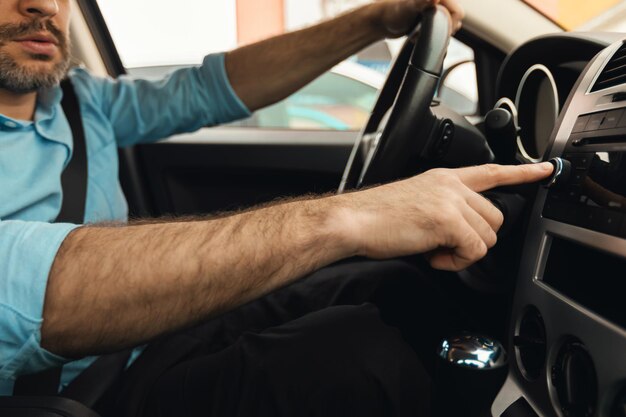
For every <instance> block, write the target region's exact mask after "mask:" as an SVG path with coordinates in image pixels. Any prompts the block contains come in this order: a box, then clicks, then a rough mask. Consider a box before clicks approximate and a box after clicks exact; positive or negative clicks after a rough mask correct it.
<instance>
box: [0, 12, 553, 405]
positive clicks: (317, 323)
mask: <svg viewBox="0 0 626 417" xmlns="http://www.w3.org/2000/svg"><path fill="white" fill-rule="evenodd" d="M435 2H436V1H434V2H429V1H427V0H383V1H379V2H375V3H372V4H369V5H367V6H364V7H362V8H359V9H357V10H355V11H353V12H351V13H348V14H346V15H343V16H340V17H338V18H337V19H334V20H331V21H329V22H325V23H322V24H320V25H318V26H315V27H312V28H309V29H305V30H303V31H299V32H295V33H292V34H288V35H283V36H279V37H276V38H273V39H270V40H267V41H264V42H260V43H257V44H254V45H250V46H246V47H243V48H240V49H237V50H234V51H232V52H229V53H228V54H226V55H224V54H217V55H210V56H208V57H207V58H206V59H205V61H204V64H203V65H202V66H201V67H198V68H193V69H188V70H181V71H178V72H176V73H174V74H173V75H171V76H170V77H169V78H168V79H167V80H165V81H164V82H160V83H150V82H146V81H131V80H129V79H121V80H117V81H114V80H108V79H97V78H94V77H92V76H91V75H89V74H88V73H87V72H86V71H84V70H81V69H77V70H72V71H70V73H69V78H70V80H71V81H72V84H73V85H74V88H75V90H76V94H77V96H78V99H79V102H80V105H81V113H82V117H83V122H84V125H85V130H86V137H87V149H88V157H89V166H90V173H89V185H88V195H87V203H86V218H85V221H86V223H91V224H92V225H91V226H86V227H80V226H78V225H69V224H51V223H49V222H51V221H54V219H55V218H56V216H57V214H58V212H59V209H60V204H61V199H62V196H61V186H60V175H61V172H62V170H63V168H64V167H65V166H66V165H67V163H68V161H69V159H70V158H71V150H72V141H71V133H70V130H69V126H68V123H67V121H66V119H65V117H64V116H63V113H62V110H61V108H60V105H59V103H60V98H61V92H60V89H59V87H58V83H59V81H60V80H61V79H62V78H63V77H65V75H66V72H67V69H68V66H69V51H68V30H69V16H70V4H69V0H0V184H2V185H1V188H2V190H3V200H2V201H1V202H0V218H1V219H2V220H1V221H0V307H2V308H1V309H0V312H1V314H0V329H1V332H0V333H1V335H2V336H0V360H1V363H0V388H1V390H2V391H1V392H2V393H3V394H10V393H11V389H12V386H13V383H14V380H15V378H16V377H19V376H21V375H24V374H30V373H33V372H37V371H40V370H43V369H46V368H51V367H55V366H61V365H65V366H64V372H63V380H62V382H63V384H64V385H65V384H67V383H68V382H70V381H71V380H72V379H73V378H74V377H76V375H78V374H80V372H81V371H82V370H83V369H84V368H85V367H86V366H88V365H89V363H91V362H93V358H87V359H82V360H74V361H71V360H70V359H69V358H73V359H78V358H85V357H86V356H89V355H99V354H103V353H107V352H114V351H118V350H121V349H124V348H129V347H136V346H140V345H143V344H146V343H148V342H150V341H152V340H154V339H155V338H159V337H161V336H163V335H168V334H172V333H174V332H176V331H180V330H182V329H189V328H190V327H192V326H194V325H198V324H199V323H202V322H205V321H207V320H208V319H210V318H212V317H216V316H217V315H219V314H221V313H224V312H228V311H233V309H235V308H236V307H238V306H242V305H244V304H246V303H249V302H251V301H252V300H256V299H259V298H260V297H263V296H264V295H266V294H268V293H271V292H273V291H275V290H277V289H279V288H281V287H284V286H286V285H288V284H290V283H293V282H294V281H296V280H297V279H298V278H301V277H303V276H305V275H307V274H310V273H312V272H313V271H316V270H318V269H320V268H322V267H324V266H326V265H329V264H331V263H334V262H336V261H339V260H342V259H346V258H350V257H353V256H357V255H358V256H364V257H369V258H374V259H387V258H394V257H400V256H405V255H412V254H419V253H429V262H430V264H431V265H432V266H433V267H435V268H438V269H442V270H461V269H464V268H466V267H467V266H469V265H470V264H472V263H474V262H476V261H477V260H479V259H480V258H482V257H483V256H484V255H485V254H486V252H487V250H488V248H490V247H492V246H494V245H495V243H496V232H497V230H498V229H499V227H500V226H501V224H502V221H503V219H502V214H501V213H500V212H499V211H498V210H497V209H496V208H495V207H494V206H493V205H491V204H490V203H489V202H488V201H487V200H485V199H484V198H483V197H482V196H481V195H480V194H478V193H479V192H481V191H484V190H487V189H490V188H493V187H496V186H500V185H506V184H518V183H524V182H533V181H537V180H540V179H542V178H544V177H546V176H547V175H549V174H550V172H551V166H550V165H549V164H538V165H535V166H522V167H500V166H483V167H474V168H467V169H459V170H433V171H430V172H427V173H425V174H423V175H420V176H417V177H414V178H411V179H408V180H404V181H401V182H397V183H394V184H389V185H384V186H381V187H377V188H372V189H369V190H366V191H362V192H357V193H351V194H345V195H338V196H331V197H324V198H321V197H320V198H307V199H299V200H298V199H296V200H292V201H288V202H285V203H282V204H277V205H274V206H268V207H264V208H259V209H257V210H251V211H246V212H243V213H239V214H233V215H232V216H227V217H220V218H213V219H211V218H207V219H194V220H188V221H152V222H143V223H141V224H139V223H137V224H130V225H127V226H120V225H113V226H112V225H106V224H103V222H106V221H111V220H121V221H123V220H125V219H126V205H125V201H124V198H123V195H122V194H121V191H120V188H119V185H118V182H117V178H116V174H117V160H116V148H117V146H127V145H132V144H135V143H139V142H149V141H154V140H157V139H159V138H163V137H167V136H169V135H171V134H173V133H177V132H182V131H190V130H195V129H198V128H200V127H201V126H205V125H208V124H218V123H222V122H226V121H229V120H233V119H236V118H240V117H244V116H246V115H248V114H249V112H250V111H254V110H256V109H259V108H261V107H264V106H267V105H269V104H272V103H274V102H276V101H278V100H280V99H282V98H284V97H286V96H288V95H289V94H291V93H292V92H294V91H296V90H297V89H298V88H300V87H302V86H303V85H305V84H306V83H308V82H309V81H311V80H313V79H314V78H315V77H317V76H318V75H320V74H321V73H322V72H324V71H325V70H327V69H328V68H330V67H331V66H333V65H334V64H335V63H337V62H339V61H341V60H343V59H344V58H346V57H348V56H350V55H352V54H353V53H355V52H357V51H358V50H359V49H361V48H363V47H365V46H366V45H368V44H370V43H372V42H374V41H377V40H379V39H382V38H384V37H396V36H401V35H403V34H405V33H407V32H408V31H410V30H411V28H412V24H413V23H414V21H415V19H416V17H417V15H418V13H419V12H420V11H421V10H423V9H424V8H425V7H429V6H431V5H432V4H433V3H435ZM442 4H443V5H444V6H446V7H447V8H448V9H449V10H450V12H451V17H452V20H453V22H454V23H453V25H454V27H455V28H457V29H458V27H459V26H460V20H461V18H462V11H461V10H460V8H459V7H458V5H457V4H456V3H455V1H454V0H447V1H442ZM258 80H263V82H258ZM433 184H437V185H438V186H437V187H433V186H432V185H433ZM7 196H10V198H8V197H7ZM337 280H339V278H337ZM335 285H336V286H340V284H339V281H337V283H336V284H335ZM288 290H289V291H291V290H290V289H289V288H287V289H286V290H282V292H281V291H279V292H278V293H276V294H282V293H284V291H288ZM293 291H294V292H297V288H296V289H295V290H293ZM271 297H272V296H270V298H262V299H261V300H260V301H259V302H257V303H252V304H248V305H247V306H245V307H244V308H243V309H237V310H234V312H233V313H229V314H236V312H237V311H246V309H251V308H252V309H253V310H254V311H255V312H258V309H257V307H256V306H258V305H259V304H258V303H263V302H266V304H267V306H266V307H267V308H266V309H263V311H264V312H262V313H260V314H261V315H263V314H264V315H266V316H268V317H269V316H270V315H272V314H273V313H274V311H272V313H271V314H270V313H267V311H271V309H272V308H274V309H285V310H287V312H286V313H285V312H282V313H281V314H278V313H277V315H280V316H281V318H280V319H273V318H272V319H270V318H268V319H267V320H265V319H263V320H261V319H259V316H255V315H252V314H247V313H246V314H242V315H241V317H244V316H245V317H244V319H242V320H244V321H246V322H245V323H239V324H237V325H236V326H231V327H229V328H228V329H233V328H236V330H233V331H232V332H230V330H228V329H226V330H224V329H222V328H221V327H219V326H221V324H219V325H212V324H209V325H208V327H202V326H200V327H197V328H196V329H195V330H191V331H189V332H188V333H179V336H175V337H174V339H176V337H178V339H176V340H180V339H181V338H183V339H185V340H187V342H185V343H183V344H189V345H190V346H192V348H188V349H187V348H186V349H183V351H182V353H181V354H180V355H178V356H176V355H174V356H176V357H172V358H168V360H165V359H163V355H162V354H160V353H159V351H158V350H156V352H157V353H154V352H155V348H152V346H149V347H148V348H147V350H146V351H145V353H144V354H142V355H141V356H139V355H140V354H141V351H142V350H141V349H138V350H136V351H135V354H134V355H133V357H132V359H131V362H133V361H135V360H136V362H134V364H133V366H131V368H130V370H129V377H128V379H129V380H130V381H131V382H128V383H126V386H127V387H130V388H129V389H130V390H131V391H132V389H134V388H133V383H132V380H133V377H134V375H135V376H136V375H139V374H143V373H146V372H147V371H146V370H149V369H152V370H153V369H155V367H156V368H159V367H162V368H163V369H162V370H161V371H159V372H158V374H157V375H156V376H155V380H153V381H151V382H150V383H149V384H146V383H144V384H143V388H142V389H143V391H141V392H142V393H144V394H145V395H146V396H147V395H150V398H151V399H150V400H145V402H147V403H148V405H147V409H148V410H149V411H146V412H147V413H150V414H151V415H157V414H158V415H170V414H168V413H171V415H180V414H181V411H180V408H178V407H179V405H180V404H184V405H185V407H184V409H185V411H184V412H182V413H183V414H187V415H209V414H211V415H230V414H233V415H235V414H237V415H245V414H256V415H259V414H261V415H265V414H267V415H294V414H302V413H303V412H304V410H306V412H307V413H310V414H311V415H353V414H361V415H363V414H381V413H383V411H384V412H385V413H387V414H390V415H412V414H415V411H416V410H418V409H419V408H420V407H421V406H420V405H419V404H417V403H418V402H419V401H417V400H416V397H418V396H417V395H415V392H416V390H417V389H418V387H419V381H417V380H416V378H417V372H418V368H419V366H418V361H417V358H415V357H414V353H413V352H412V351H411V350H410V349H408V348H407V346H406V345H405V344H404V343H403V342H402V340H401V338H399V336H398V334H397V333H396V332H395V331H394V330H393V329H391V328H389V327H387V325H386V324H385V323H383V322H382V321H381V320H380V318H379V317H378V312H377V311H376V309H375V308H374V307H373V306H371V305H365V306H355V307H330V306H331V305H332V304H341V303H340V302H334V301H337V300H334V301H331V300H330V298H332V297H328V300H324V302H325V303H326V305H323V304H324V303H322V304H315V303H314V304H315V305H312V306H311V307H310V308H309V307H307V308H303V309H302V310H301V311H300V312H299V313H292V312H291V311H292V310H294V311H295V310H298V307H299V306H292V308H287V307H288V306H286V305H281V304H280V303H278V304H276V303H271V302H269V301H267V300H272V298H271ZM323 298H324V297H323V296H319V297H318V298H317V299H318V300H321V299H323ZM299 299H300V300H305V301H303V303H306V299H307V295H306V294H305V295H304V296H302V297H301V298H299ZM264 300H265V301H264ZM362 301H365V300H362ZM251 306H252V307H251ZM325 307H330V308H325ZM308 313H310V314H308ZM238 317H239V316H238ZM285 318H288V320H287V319H285ZM290 319H294V320H293V321H289V320H290ZM255 320H257V321H256V322H255ZM214 322H215V323H219V321H214ZM209 323H212V322H209ZM216 326H217V327H219V328H217V327H216ZM229 326H230V325H229ZM198 329H201V330H198ZM209 329H210V330H209ZM216 329H217V330H216ZM250 329H254V330H255V332H252V333H245V332H246V331H248V330H250ZM229 332H230V333H229ZM244 333H245V334H244ZM180 334H183V336H180ZM242 334H243V336H242ZM286 335H287V336H288V337H286ZM219 337H222V338H223V340H224V342H223V343H222V342H219V340H221V339H219ZM188 339H190V340H191V339H193V340H192V342H189V340H188ZM216 339H217V345H219V346H218V347H216V345H215V344H212V343H214V342H216ZM162 340H171V339H168V338H164V339H162ZM198 340H201V342H198ZM163 343H165V345H167V343H168V342H167V341H166V342H163ZM220 343H222V345H220ZM312 343H314V345H313V344H312ZM311 346H314V348H311ZM307 349H308V350H307ZM218 351H219V352H218ZM151 355H152V356H151ZM137 356H139V359H136V358H137ZM155 356H156V357H159V360H160V361H161V362H160V363H159V366H157V365H155V364H156V363H157V362H158V360H157V361H156V362H150V358H151V357H155ZM165 362H167V366H163V363H165ZM166 368H167V369H166ZM366 368H367V371H366ZM135 369H139V370H136V371H135V373H134V374H133V371H134V370H135ZM159 369H161V368H159ZM198 370H200V371H198ZM148 373H149V372H148ZM298 374H300V377H296V376H295V375H298ZM358 375H362V376H363V377H362V378H360V377H359V376H358ZM155 381H156V382H155ZM377 381H378V382H377ZM137 385H141V384H137ZM337 387H342V388H341V389H340V391H337ZM324 388H326V389H324ZM411 389H413V390H414V391H413V392H411ZM177 391H180V392H177ZM333 393H334V394H333ZM381 393H382V394H381ZM333 395H334V396H335V397H333ZM360 396H362V397H360ZM170 397H171V398H170ZM119 398H123V395H121V396H120V397H119ZM115 401H117V403H119V402H120V401H121V402H122V403H123V400H120V399H118V400H115ZM118 405H119V404H118ZM121 408H122V409H124V404H122V406H121ZM139 408H145V407H143V406H142V407H139ZM385 410H386V411H385Z"/></svg>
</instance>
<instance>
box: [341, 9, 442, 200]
mask: <svg viewBox="0 0 626 417" xmlns="http://www.w3.org/2000/svg"><path fill="white" fill-rule="evenodd" d="M450 33H451V30H450V17H449V14H448V12H447V10H445V9H444V8H443V7H441V6H438V7H434V8H430V9H428V10H425V11H424V12H423V13H422V16H421V20H420V23H419V24H418V29H417V36H416V37H409V39H407V41H406V42H405V44H404V46H403V48H402V50H401V52H400V54H399V55H398V57H397V58H396V60H395V62H394V64H393V66H392V69H391V72H390V73H389V76H388V77H387V80H386V81H385V84H384V86H383V88H382V90H381V92H380V94H379V96H378V99H377V101H376V104H375V106H374V109H373V110H372V113H371V114H370V117H369V120H368V122H367V124H366V125H365V128H364V129H363V131H362V132H361V134H360V135H359V138H358V139H357V141H356V142H355V145H354V148H353V150H352V154H351V155H350V158H349V160H348V163H347V166H346V169H345V171H344V175H343V178H342V181H341V185H340V187H339V192H340V193H341V192H343V191H345V190H349V189H354V188H360V187H363V186H367V185H372V184H380V183H385V182H389V181H393V180H395V179H398V178H401V177H402V176H403V174H404V173H405V170H406V167H407V165H408V163H409V161H410V160H411V159H413V158H415V156H416V155H419V154H420V153H421V152H422V151H423V149H425V148H426V147H427V146H428V142H429V140H430V137H431V136H432V135H431V131H432V127H433V124H434V119H435V118H434V116H433V114H432V112H431V110H430V105H431V103H432V99H433V97H434V95H435V92H436V90H437V87H438V85H439V79H440V76H441V72H442V69H443V61H444V59H445V56H446V52H447V49H448V43H449V42H450ZM381 125H382V126H381Z"/></svg>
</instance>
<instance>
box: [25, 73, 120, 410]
mask: <svg viewBox="0 0 626 417" xmlns="http://www.w3.org/2000/svg"><path fill="white" fill-rule="evenodd" d="M61 88H62V90H63V99H62V101H61V106H62V107H63V111H64V113H65V117H66V118H67V120H68V122H69V125H70V129H71V131H72V138H73V152H72V158H71V159H70V162H69V163H68V165H67V167H66V168H65V170H63V173H62V174H61V187H62V189H63V202H62V203H61V211H60V212H59V215H58V217H57V219H56V221H55V222H56V223H74V224H83V223H84V220H85V203H86V200H87V178H88V164H87V145H86V141H85V130H84V127H83V121H82V117H81V113H80V107H79V104H78V98H77V97H76V93H75V91H74V87H73V85H72V83H71V81H69V80H68V79H65V80H63V81H62V82H61ZM130 353H131V350H126V351H123V352H119V353H114V354H111V355H105V356H101V357H100V358H98V359H96V361H95V362H93V363H92V364H91V365H90V366H89V367H88V368H87V369H85V370H84V371H83V372H82V373H81V374H80V375H79V376H78V377H77V378H76V379H74V380H73V381H72V382H71V383H70V384H69V385H68V387H67V388H66V389H65V390H64V391H63V392H62V393H61V395H62V396H64V397H67V398H71V399H74V400H77V401H79V402H81V403H83V404H84V405H86V406H88V407H91V406H93V405H94V404H95V402H96V401H97V400H98V399H99V398H100V397H101V396H102V394H103V393H104V392H105V391H106V390H107V389H108V388H109V387H110V386H111V385H112V384H113V383H114V382H115V380H116V379H117V378H119V376H120V375H121V374H122V372H123V371H124V369H125V367H126V363H127V362H128V358H129V357H130ZM61 370H62V368H60V367H59V368H54V369H48V370H45V371H43V372H39V373H37V374H33V375H25V376H21V377H20V378H18V379H17V381H16V382H15V386H14V388H13V394H14V395H37V396H42V395H45V396H49V395H57V393H58V392H59V386H60V381H61Z"/></svg>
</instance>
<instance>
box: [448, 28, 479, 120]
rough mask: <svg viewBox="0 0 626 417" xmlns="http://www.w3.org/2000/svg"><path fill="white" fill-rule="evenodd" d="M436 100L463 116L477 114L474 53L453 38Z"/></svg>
mask: <svg viewBox="0 0 626 417" xmlns="http://www.w3.org/2000/svg"><path fill="white" fill-rule="evenodd" d="M438 98H439V100H440V101H441V102H442V103H443V104H445V105H446V106H448V107H449V108H451V109H452V110H454V111H456V112H457V113H459V114H461V115H463V116H476V115H478V113H479V106H478V81H477V79H476V63H475V61H474V51H473V50H472V48H470V47H469V46H467V45H465V44H463V43H462V42H460V41H458V40H457V39H454V38H453V39H452V40H451V42H450V46H449V48H448V56H447V57H446V60H445V62H444V70H443V74H442V82H441V85H440V87H439V91H438Z"/></svg>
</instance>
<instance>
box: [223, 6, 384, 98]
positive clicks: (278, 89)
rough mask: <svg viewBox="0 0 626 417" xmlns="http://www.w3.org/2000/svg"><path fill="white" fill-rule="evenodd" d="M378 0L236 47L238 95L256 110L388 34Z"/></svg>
mask: <svg viewBox="0 0 626 417" xmlns="http://www.w3.org/2000/svg"><path fill="white" fill-rule="evenodd" d="M374 16H375V13H374V9H373V7H372V6H370V7H363V8H360V9H357V10H355V11H353V12H351V13H348V14H345V15H342V16H339V17H338V18H335V19H333V20H329V21H327V22H324V23H321V24H319V25H317V26H313V27H310V28H307V29H303V30H300V31H297V32H292V33H288V34H285V35H281V36H277V37H274V38H271V39H268V40H265V41H261V42H258V43H255V44H252V45H248V46H244V47H242V48H239V49H236V50H234V51H231V52H229V53H228V54H227V56H226V69H227V72H228V76H229V79H230V82H231V84H232V86H233V88H234V90H235V91H236V93H237V95H238V96H239V97H240V98H241V99H242V101H243V102H244V103H245V104H246V105H247V106H248V108H250V109H251V110H256V109H259V108H262V107H265V106H268V105H270V104H273V103H275V102H277V101H280V100H282V99H283V98H285V97H287V96H289V95H290V94H292V93H294V92H295V91H297V90H298V89H300V88H301V87H303V86H305V85H306V84H308V83H309V82H311V81H313V80H314V79H315V78H317V77H318V76H320V75H321V74H323V73H324V72H325V71H327V70H328V69H330V68H332V67H333V66H334V65H336V64H337V63H338V62H341V61H342V60H344V59H345V58H347V57H349V56H351V55H353V54H354V53H356V52H358V51H359V50H361V49H363V48H364V47H365V46H367V45H369V44H371V43H373V42H375V41H377V40H380V39H382V38H383V37H384V31H382V30H381V29H380V28H379V27H378V26H377V25H376V22H375V19H374Z"/></svg>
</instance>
